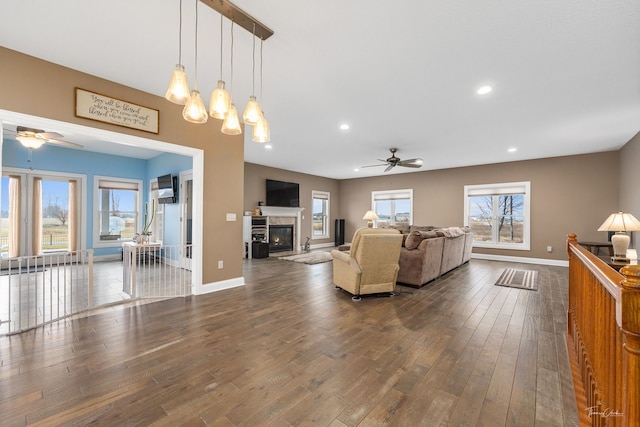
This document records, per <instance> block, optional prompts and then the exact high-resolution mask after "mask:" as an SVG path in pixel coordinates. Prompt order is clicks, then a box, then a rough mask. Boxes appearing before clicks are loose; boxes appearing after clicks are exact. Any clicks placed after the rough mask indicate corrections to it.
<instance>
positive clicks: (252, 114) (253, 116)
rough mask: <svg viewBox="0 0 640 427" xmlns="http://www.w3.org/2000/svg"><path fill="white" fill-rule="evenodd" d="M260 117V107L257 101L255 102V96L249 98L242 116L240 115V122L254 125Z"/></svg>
mask: <svg viewBox="0 0 640 427" xmlns="http://www.w3.org/2000/svg"><path fill="white" fill-rule="evenodd" d="M261 116H262V110H261V109H260V105H259V104H258V101H256V97H255V96H253V95H252V96H250V97H249V102H247V107H246V108H245V109H244V114H242V120H244V122H245V123H246V124H248V125H255V124H256V123H258V120H260V117H261Z"/></svg>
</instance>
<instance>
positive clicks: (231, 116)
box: [221, 102, 242, 135]
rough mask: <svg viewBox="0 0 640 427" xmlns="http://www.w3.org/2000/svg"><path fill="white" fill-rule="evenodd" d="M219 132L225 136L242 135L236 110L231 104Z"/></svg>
mask: <svg viewBox="0 0 640 427" xmlns="http://www.w3.org/2000/svg"><path fill="white" fill-rule="evenodd" d="M221 131H222V133H224V134H226V135H240V134H241V133H242V128H241V127H240V120H238V110H236V106H235V104H234V103H233V102H232V103H231V105H229V111H228V112H227V115H226V116H225V118H224V122H222V130H221Z"/></svg>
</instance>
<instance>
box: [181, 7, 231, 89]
mask: <svg viewBox="0 0 640 427" xmlns="http://www.w3.org/2000/svg"><path fill="white" fill-rule="evenodd" d="M180 1H182V0H180ZM222 18H223V15H222V13H220V80H222V36H223V33H222V23H223V21H222Z"/></svg>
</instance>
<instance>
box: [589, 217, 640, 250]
mask: <svg viewBox="0 0 640 427" xmlns="http://www.w3.org/2000/svg"><path fill="white" fill-rule="evenodd" d="M598 231H615V232H616V234H614V235H613V236H611V244H612V245H613V257H612V258H611V260H612V261H628V258H627V248H628V247H629V241H630V240H631V238H630V237H629V236H628V235H627V234H625V231H640V221H638V220H637V219H636V218H635V217H634V216H633V215H631V214H630V213H623V212H617V213H612V214H611V215H609V218H607V219H606V220H605V221H604V222H603V223H602V225H601V226H600V228H598Z"/></svg>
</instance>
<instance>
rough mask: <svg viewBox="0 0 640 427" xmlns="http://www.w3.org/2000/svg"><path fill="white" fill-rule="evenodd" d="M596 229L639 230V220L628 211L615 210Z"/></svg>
mask: <svg viewBox="0 0 640 427" xmlns="http://www.w3.org/2000/svg"><path fill="white" fill-rule="evenodd" d="M598 231H640V221H638V220H637V219H636V218H635V217H634V216H633V215H631V214H630V213H624V212H616V213H612V214H611V215H609V217H608V218H607V219H606V220H605V221H604V222H603V223H602V225H601V226H600V228H598Z"/></svg>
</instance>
